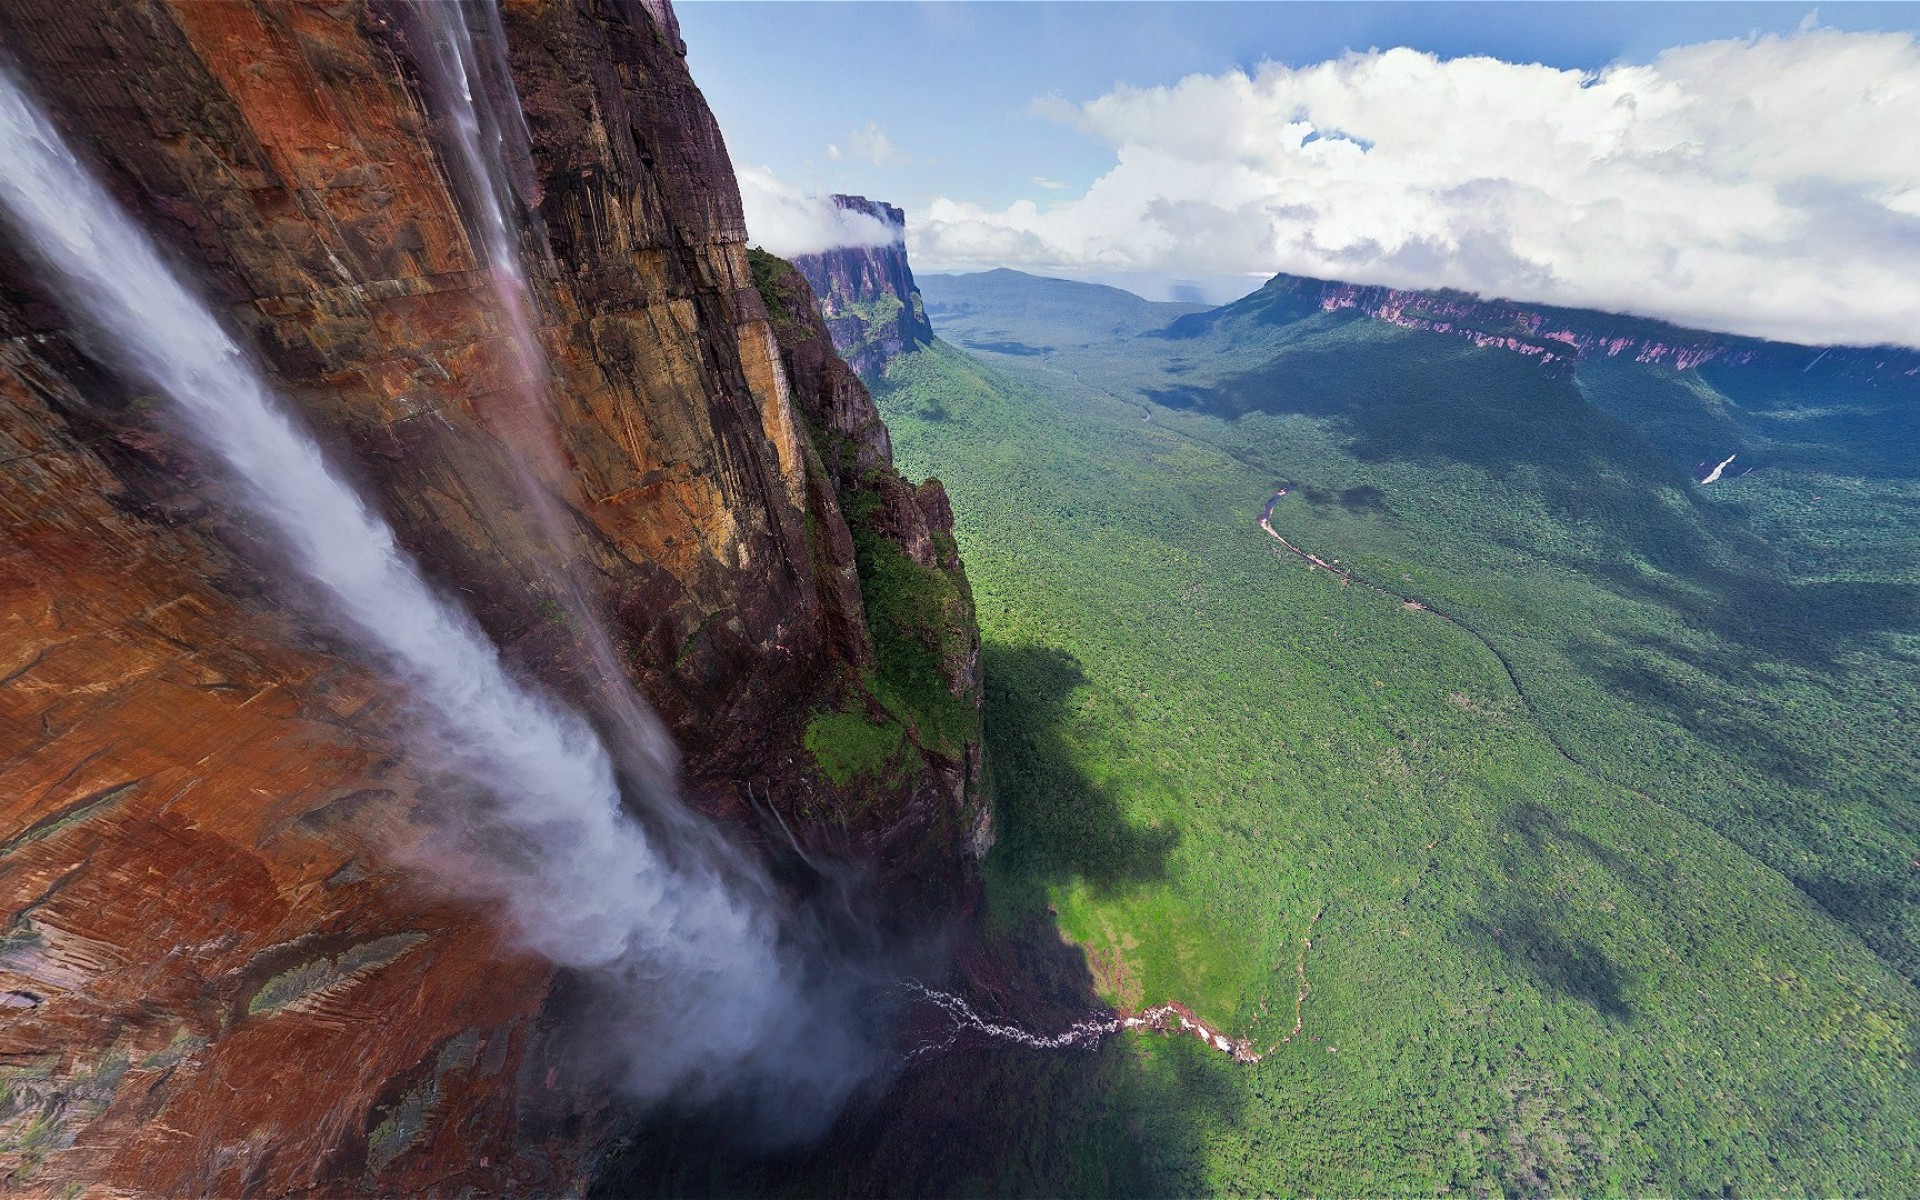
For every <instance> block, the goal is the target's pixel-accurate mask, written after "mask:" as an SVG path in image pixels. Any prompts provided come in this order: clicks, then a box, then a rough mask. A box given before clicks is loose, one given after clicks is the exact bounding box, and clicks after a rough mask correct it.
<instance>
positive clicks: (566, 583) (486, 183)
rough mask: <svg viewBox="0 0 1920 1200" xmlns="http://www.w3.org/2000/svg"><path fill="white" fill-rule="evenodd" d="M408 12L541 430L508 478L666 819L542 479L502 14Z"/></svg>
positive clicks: (634, 710)
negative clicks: (540, 536) (537, 527)
mask: <svg viewBox="0 0 1920 1200" xmlns="http://www.w3.org/2000/svg"><path fill="white" fill-rule="evenodd" d="M406 12H407V15H408V17H409V18H410V21H411V23H412V25H413V27H414V31H415V33H416V35H417V36H416V37H415V38H414V39H413V40H414V41H415V42H416V43H417V49H416V60H417V63H418V65H419V68H420V71H421V78H422V82H423V83H424V85H425V87H426V90H427V91H428V93H429V94H430V96H431V98H432V100H433V111H434V112H435V113H436V114H437V115H438V117H439V119H440V121H441V122H442V123H443V125H444V127H445V128H446V130H447V133H448V135H449V139H448V140H450V141H451V143H452V147H451V148H452V151H453V153H452V156H451V158H452V161H451V162H450V163H449V164H448V166H449V167H450V168H451V172H450V173H451V175H452V179H451V180H450V182H451V184H452V186H453V187H454V189H455V190H456V191H457V193H458V194H459V196H460V198H461V199H462V200H464V201H465V208H466V212H467V215H468V218H469V220H470V221H472V222H473V224H474V226H475V228H474V229H473V230H472V232H471V235H470V236H472V238H473V241H474V243H475V250H476V252H477V253H478V255H479V256H480V257H481V258H482V259H483V260H484V263H485V266H486V270H487V275H488V278H489V280H490V281H491V283H492V290H493V295H494V308H495V312H496V315H497V316H498V317H499V318H500V319H501V320H502V321H503V322H504V323H505V325H506V329H507V343H508V347H509V350H510V355H509V357H510V360H511V362H512V364H513V377H514V387H515V390H516V391H517V393H518V394H517V396H516V397H515V399H516V401H517V407H518V409H519V412H520V415H521V416H522V417H524V418H526V421H525V423H524V426H523V428H528V429H533V430H536V431H537V432H534V433H533V434H532V435H531V436H528V435H526V434H524V433H523V434H522V435H520V436H518V437H515V438H513V439H512V440H511V442H510V443H509V444H508V449H509V451H510V452H511V453H512V454H513V456H514V461H515V464H516V467H517V471H516V479H515V482H516V483H517V484H518V487H519V491H520V495H521V498H522V499H523V500H525V501H526V503H527V507H528V509H529V510H530V511H531V512H532V513H533V514H534V517H535V519H537V520H538V521H539V522H540V524H541V526H542V531H543V533H544V534H545V546H546V547H547V553H548V554H549V556H551V558H552V560H553V562H552V565H553V567H554V571H553V573H552V578H553V579H554V581H555V582H556V583H557V584H559V585H561V591H560V597H559V598H560V600H561V602H562V603H563V604H564V605H565V606H566V609H567V614H568V616H570V617H571V618H572V623H573V627H574V628H576V629H578V630H579V631H580V632H581V634H582V638H583V640H584V642H585V643H586V650H587V654H588V659H589V664H588V665H589V666H590V667H591V668H592V671H593V676H592V678H593V681H594V684H595V691H596V697H597V699H598V700H599V702H600V708H601V710H602V716H603V719H605V720H606V721H607V722H608V723H609V724H610V725H611V727H612V730H613V732H614V733H615V734H616V746H615V749H616V750H617V751H623V752H624V754H623V755H622V757H623V758H624V759H625V760H626V764H627V766H628V771H627V777H628V779H629V780H631V781H632V782H633V783H635V784H636V785H638V787H639V789H640V791H641V793H642V798H643V799H645V800H648V801H651V802H652V808H653V810H654V812H655V813H656V814H657V815H660V816H664V817H667V818H673V817H675V816H677V815H679V814H680V813H681V812H682V811H683V810H682V809H681V807H680V806H678V805H677V804H676V803H674V802H673V801H674V775H675V754H674V749H673V745H672V740H671V738H669V737H668V735H667V732H666V730H665V728H664V727H663V726H662V725H661V723H660V720H659V718H658V717H657V716H656V715H655V714H654V712H653V710H652V709H651V708H650V707H648V706H647V704H646V702H645V701H644V700H642V699H641V698H640V697H639V696H638V695H637V694H636V693H635V692H634V690H633V688H632V687H631V686H630V685H629V683H628V681H627V678H626V675H625V672H624V671H623V670H622V669H621V667H620V663H619V659H618V657H617V656H616V655H615V654H614V650H613V641H612V639H611V638H610V637H609V636H608V635H607V631H606V625H605V622H604V621H602V620H601V616H600V612H599V609H598V608H597V607H596V606H595V604H594V603H593V601H592V599H591V598H590V589H589V587H588V586H587V583H586V581H585V580H584V579H583V578H582V576H583V574H584V569H583V567H582V565H581V564H580V562H579V561H578V558H577V556H575V555H574V554H572V553H570V552H569V548H570V547H571V546H572V544H573V531H572V528H571V524H570V521H569V519H568V514H567V513H566V512H565V511H564V509H563V507H562V505H561V503H560V501H559V500H557V499H556V498H555V497H554V495H553V493H552V491H551V490H550V488H549V481H553V480H557V479H560V478H561V477H562V476H563V475H564V474H565V472H566V465H565V454H564V453H563V452H562V450H561V444H560V431H559V428H558V425H557V423H556V421H555V419H554V414H553V406H552V403H551V386H550V379H551V371H550V369H549V366H548V362H547V357H546V352H545V351H544V350H543V349H542V348H541V346H540V338H539V333H538V329H537V326H536V323H535V314H536V312H537V311H538V305H537V303H536V301H535V299H534V296H533V290H532V288H530V287H529V286H528V284H527V278H526V274H525V272H524V270H523V269H522V267H521V265H520V248H519V240H518V238H517V236H516V233H515V228H516V223H515V221H514V220H513V219H512V216H511V214H512V213H513V212H514V211H515V210H516V208H518V207H520V206H521V202H520V199H519V195H518V190H517V189H516V188H515V187H514V186H513V172H512V170H511V169H510V166H509V160H511V162H512V163H514V164H520V165H523V166H525V165H530V164H531V161H532V148H531V145H530V138H529V136H528V134H527V128H526V120H525V117H524V116H523V115H522V114H521V112H520V109H519V106H518V99H519V97H518V94H517V92H516V90H515V87H514V83H513V72H512V70H511V68H510V67H509V66H508V63H507V59H506V33H505V30H504V29H503V28H502V25H501V21H500V12H499V9H498V7H497V6H496V5H495V4H494V3H492V0H485V2H483V3H477V4H465V3H435V2H432V0H425V2H422V0H415V2H414V3H413V4H411V5H410V6H409V8H408V9H407V10H406ZM473 22H477V23H478V24H479V25H480V27H481V32H482V33H483V35H484V39H483V41H476V40H475V37H474V29H473V26H472V24H471V23H473ZM483 46H484V52H483V49H482V47H483ZM497 93H504V94H505V97H506V102H505V103H495V101H494V97H495V95H496V94H497ZM680 824H683V825H684V823H680Z"/></svg>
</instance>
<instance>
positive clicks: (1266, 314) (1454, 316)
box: [1165, 275, 1920, 381]
mask: <svg viewBox="0 0 1920 1200" xmlns="http://www.w3.org/2000/svg"><path fill="white" fill-rule="evenodd" d="M1342 312H1345V313H1355V314H1360V315H1364V316H1368V317H1372V318H1374V319H1375V320H1380V321H1386V322H1388V323H1389V324H1393V325H1399V326H1401V327H1402V328H1405V329H1420V330H1426V331H1429V332H1433V333H1441V334H1447V335H1450V336H1453V337H1459V338H1464V339H1466V340H1468V341H1471V342H1473V343H1474V344H1475V345H1480V346H1490V347H1494V348H1496V349H1501V350H1507V351H1509V352H1513V353H1519V354H1524V355H1527V356H1530V357H1535V358H1538V359H1540V360H1541V361H1542V362H1562V361H1574V360H1586V359H1595V358H1613V359H1624V360H1627V361H1631V362H1637V363H1641V364H1655V365H1659V366H1666V367H1673V368H1675V369H1677V370H1687V369H1689V368H1693V367H1700V366H1705V365H1707V364H1719V365H1722V366H1761V367H1769V368H1775V369H1780V368H1793V369H1810V368H1812V367H1814V366H1815V365H1818V366H1819V367H1820V368H1821V369H1822V370H1823V371H1824V372H1825V373H1826V374H1827V375H1828V376H1829V377H1846V378H1851V379H1858V380H1863V381H1871V380H1891V379H1898V378H1914V377H1920V351H1914V350H1908V349H1905V348H1902V347H1895V346H1869V347H1858V346H1844V347H1843V346H1800V345H1794V344H1791V343H1787V342H1769V341H1764V340H1762V339H1759V338H1750V337H1739V336H1736V335H1734V334H1726V333H1712V332H1709V331H1707V330H1701V329H1688V328H1685V327H1683V326H1679V325H1672V324H1669V323H1667V322H1665V321H1655V320H1651V319H1648V318H1645V317H1633V316H1625V315H1621V314H1618V313H1605V312H1596V311H1593V310H1591V309H1578V308H1557V307H1553V306H1551V305H1544V304H1525V303H1521V302H1519V301H1515V300H1502V299H1497V298H1496V299H1482V298H1480V297H1478V296H1473V295H1470V294H1468V293H1466V292H1459V291H1451V290H1441V291H1402V290H1400V289H1398V288H1388V287H1369V286H1365V285H1362V284H1355V283H1341V282H1339V281H1338V280H1327V279H1308V278H1305V277H1302V276H1299V275H1276V276H1274V277H1273V278H1272V279H1270V280H1268V281H1267V282H1266V284H1265V285H1264V286H1262V287H1261V288H1260V290H1259V291H1256V292H1254V293H1252V294H1251V295H1248V296H1245V297H1242V298H1241V299H1239V300H1236V301H1234V302H1233V303H1231V304H1227V305H1223V306H1221V307H1220V308H1214V309H1208V310H1207V311H1205V312H1199V313H1193V314H1191V315H1188V316H1186V317H1183V318H1181V319H1179V320H1177V321H1175V322H1173V323H1172V324H1171V325H1170V326H1169V327H1168V328H1167V330H1166V332H1165V336H1167V337H1169V338H1173V339H1183V338H1195V337H1202V336H1205V335H1206V334H1209V333H1213V332H1216V331H1222V330H1235V331H1238V332H1240V333H1242V334H1245V333H1248V332H1250V331H1252V330H1255V329H1257V328H1258V327H1260V326H1280V325H1287V324H1290V323H1292V322H1295V321H1299V320H1302V319H1304V318H1306V317H1310V316H1312V315H1314V314H1315V313H1342Z"/></svg>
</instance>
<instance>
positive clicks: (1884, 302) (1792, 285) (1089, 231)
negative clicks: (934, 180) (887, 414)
mask: <svg viewBox="0 0 1920 1200" xmlns="http://www.w3.org/2000/svg"><path fill="white" fill-rule="evenodd" d="M1035 111H1036V113H1037V115H1040V116H1042V117H1050V118H1052V119H1055V120H1060V121H1063V122H1067V123H1070V124H1071V125H1073V126H1074V127H1076V128H1078V129H1080V130H1082V131H1084V132H1085V133H1086V134H1088V135H1089V136H1091V137H1094V138H1097V139H1099V140H1100V141H1102V142H1103V143H1105V144H1106V145H1107V146H1108V147H1110V148H1111V150H1112V152H1113V155H1114V160H1115V161H1114V165H1113V167H1112V168H1111V169H1110V170H1109V171H1107V172H1106V174H1104V175H1103V176H1101V177H1100V178H1099V179H1097V180H1096V181H1095V182H1094V183H1093V184H1092V186H1091V187H1089V188H1088V189H1087V190H1086V192H1085V193H1084V194H1083V195H1081V196H1078V197H1075V198H1070V199H1062V200H1060V201H1058V202H1054V203H1046V204H1036V203H1035V202H1033V201H1031V200H1022V201H1019V202H1017V203H1015V204H1013V205H1011V206H1009V207H1005V208H994V207H990V206H984V205H979V204H975V203H970V202H968V201H965V200H961V199H953V198H948V197H944V196H943V197H937V198H935V199H933V200H932V201H931V202H929V203H927V204H925V205H924V206H920V205H909V216H908V239H909V248H910V251H911V253H912V254H913V257H914V263H915V266H916V268H918V269H922V270H936V271H937V270H955V269H979V268H986V267H994V266H1013V267H1021V268H1026V269H1030V270H1036V271H1041V272H1051V273H1065V274H1085V273H1100V274H1104V275H1112V274H1116V273H1124V272H1142V273H1153V274H1158V275H1174V276H1214V275H1222V274H1232V273H1240V272H1246V273H1258V274H1270V273H1272V272H1275V271H1289V272H1294V273H1298V274H1304V275H1314V276H1322V277H1333V278H1339V279H1345V280H1351V281H1355V282H1361V283H1380V284H1389V285H1393V286H1397V287H1457V288H1464V289H1468V290H1471V291H1475V292H1479V293H1481V294H1486V295H1500V296H1507V297H1513V298H1516V299H1522V300H1529V301H1535V302H1543V303H1555V304H1565V305H1574V306H1580V307H1590V308H1600V309H1607V310H1612V311H1621V312H1633V313H1638V314H1642V315H1647V316H1654V317H1661V318H1665V319H1667V320H1672V321H1677V322H1681V323H1684V324H1688V325H1696V326H1704V327H1707V328H1710V329H1719V330H1727V331H1732V332H1738V333H1747V334H1755V335H1759V336H1765V337H1773V338H1781V339H1785V340H1790V341H1799V342H1816V343H1827V342H1839V343H1854V344H1864V343H1876V342H1894V343H1899V344H1905V345H1915V344H1920V325H1917V324H1916V322H1915V320H1914V314H1916V313H1920V46H1917V45H1916V43H1915V39H1914V38H1913V36H1912V35H1909V34H1904V33H1900V34H1878V33H1841V32H1836V31H1832V30H1823V29H1815V28H1803V29H1802V30H1801V31H1800V32H1799V33H1797V34H1795V35H1792V36H1788V37H1774V36H1768V37H1762V38H1757V39H1752V40H1747V39H1741V40H1729V41H1716V42H1707V43H1702V44H1698V45H1690V46H1682V47H1677V48H1675V49H1672V50H1668V51H1666V52H1665V53H1663V54H1661V55H1660V56H1659V57H1658V58H1657V59H1655V60H1654V61H1653V62H1652V63H1650V64H1645V65H1619V66H1613V67H1609V68H1606V69H1604V70H1601V71H1598V72H1582V71H1574V70H1562V69H1557V68H1551V67H1545V66H1539V65H1524V64H1517V63H1509V62H1503V61H1500V60H1498V59H1493V58H1457V59H1451V60H1442V59H1439V58H1437V57H1435V56H1434V55H1431V54H1426V53H1421V52H1417V51H1413V50H1407V49H1394V50H1386V51H1371V52H1367V53H1350V54H1347V55H1345V56H1343V57H1341V58H1338V59H1333V60H1330V61H1326V62H1321V63H1318V64H1315V65H1311V66H1306V67H1298V68H1295V67H1287V66H1284V65H1280V64H1274V63H1267V64H1263V65H1262V66H1261V67H1259V68H1258V69H1257V70H1256V71H1254V72H1253V74H1251V75H1248V74H1245V73H1243V72H1240V71H1230V72H1227V73H1225V74H1220V75H1195V76H1190V77H1188V78H1186V79H1184V80H1182V81H1181V82H1179V83H1178V84H1175V85H1173V86H1170V87H1156V88H1132V87H1126V86H1122V87H1118V88H1115V89H1114V90H1112V91H1111V92H1109V93H1107V94H1106V95H1103V96H1100V97H1099V98H1097V99H1095V100H1092V101H1090V102H1087V103H1085V104H1080V105H1070V104H1067V103H1065V102H1063V101H1058V100H1050V101H1041V102H1036V104H1035ZM916 209H917V211H915V210H916ZM751 223H752V209H751V208H750V209H749V224H750V225H751ZM756 233H758V231H757V230H756Z"/></svg>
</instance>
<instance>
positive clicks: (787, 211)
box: [734, 167, 896, 258]
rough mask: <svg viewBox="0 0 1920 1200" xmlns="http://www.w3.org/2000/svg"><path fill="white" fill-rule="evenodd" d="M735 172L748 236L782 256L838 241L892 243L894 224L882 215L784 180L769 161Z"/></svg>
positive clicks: (828, 247) (808, 251)
mask: <svg viewBox="0 0 1920 1200" xmlns="http://www.w3.org/2000/svg"><path fill="white" fill-rule="evenodd" d="M734 174H735V175H736V176H737V177H738V178H739V180H740V203H741V205H742V206H743V207H744V208H745V210H746V218H747V238H748V240H750V241H751V242H753V243H754V244H755V245H757V246H760V247H762V248H764V249H767V250H770V251H772V252H773V253H775V254H778V255H780V256H782V257H783V258H791V257H793V256H794V255H796V254H817V253H819V252H820V251H822V250H831V249H833V248H834V247H836V246H889V245H892V244H893V242H894V240H895V238H896V233H895V230H894V228H893V227H892V226H890V225H888V224H887V223H886V222H885V221H882V220H880V219H879V218H878V217H872V216H868V215H867V214H866V213H860V212H848V211H847V210H846V209H844V208H841V207H839V206H838V205H836V204H835V203H834V202H833V201H832V200H831V199H829V198H827V197H826V196H817V195H814V194H812V193H810V192H805V191H802V190H801V189H799V188H796V187H793V186H792V185H790V184H786V183H782V182H781V181H780V180H778V179H776V178H775V177H774V174H773V172H772V171H769V170H767V169H766V168H765V167H741V168H738V169H737V170H736V171H735V172H734Z"/></svg>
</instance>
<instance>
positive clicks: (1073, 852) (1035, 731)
mask: <svg viewBox="0 0 1920 1200" xmlns="http://www.w3.org/2000/svg"><path fill="white" fill-rule="evenodd" d="M981 667H982V672H983V674H984V676H985V678H986V687H987V703H986V737H987V756H988V761H989V762H990V763H991V768H992V771H993V782H994V787H995V804H996V820H997V822H998V830H999V853H1000V855H1001V856H1002V858H1001V860H1000V863H999V864H998V865H1000V866H1002V867H1006V868H1010V869H1011V871H1012V872H1017V874H1018V876H1019V881H1020V883H1021V884H1022V885H1023V886H1026V887H1032V888H1043V887H1046V886H1048V885H1051V884H1060V883H1066V882H1068V881H1070V880H1080V881H1081V882H1084V883H1085V884H1086V885H1087V886H1088V887H1089V888H1091V889H1092V890H1093V892H1094V893H1095V894H1096V895H1100V896H1111V895H1114V894H1116V893H1119V892H1124V891H1126V890H1128V889H1130V888H1132V887H1134V886H1136V885H1138V884H1141V883H1148V882H1152V881H1155V880H1158V879H1161V878H1164V877H1165V875H1166V869H1167V855H1168V854H1169V853H1170V852H1172V850H1173V849H1174V847H1175V846H1177V845H1179V843H1180V831H1179V830H1178V829H1176V828H1172V827H1157V828H1156V827H1147V828H1141V827H1136V826H1133V825H1130V824H1128V823H1127V820H1126V818H1125V816H1123V815H1122V814H1121V812H1120V808H1119V805H1118V804H1117V803H1116V802H1115V801H1114V799H1113V797H1112V796H1110V795H1109V794H1108V793H1107V791H1106V789H1105V788H1103V787H1102V786H1101V785H1100V784H1098V783H1096V782H1094V781H1093V780H1091V779H1089V778H1087V776H1086V775H1085V774H1084V773H1083V772H1082V771H1081V770H1080V769H1079V768H1078V767H1077V766H1075V765H1074V762H1073V754H1072V751H1071V749H1070V748H1069V746H1068V744H1067V735H1068V728H1069V724H1070V722H1071V720H1072V715H1071V713H1070V712H1069V709H1068V705H1069V702H1070V701H1071V699H1072V697H1073V694H1074V692H1076V691H1077V690H1079V689H1080V688H1081V687H1084V686H1085V685H1086V682H1087V680H1086V675H1085V674H1084V673H1083V672H1082V670H1081V668H1080V663H1079V662H1078V661H1077V660H1076V659H1075V658H1074V657H1073V656H1072V655H1070V654H1068V653H1066V652H1065V651H1062V650H1055V649H1052V648H1049V647H1045V646H1005V645H1000V644H997V643H988V644H987V645H986V646H985V647H984V648H983V649H982V651H981ZM1000 874H1001V877H1005V876H1007V875H1008V874H1009V872H1008V871H1006V870H1003V871H1002V872H1001V873H1000Z"/></svg>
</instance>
